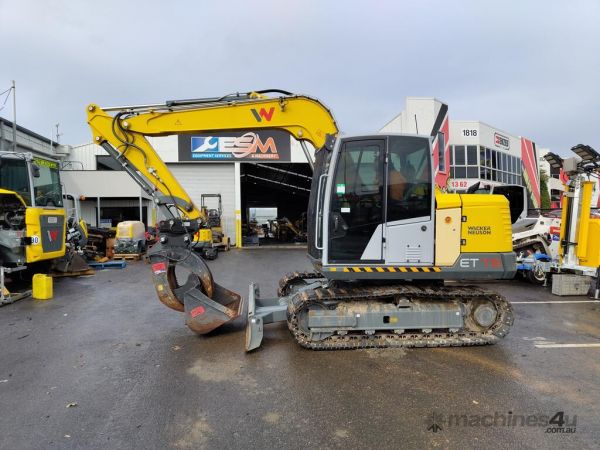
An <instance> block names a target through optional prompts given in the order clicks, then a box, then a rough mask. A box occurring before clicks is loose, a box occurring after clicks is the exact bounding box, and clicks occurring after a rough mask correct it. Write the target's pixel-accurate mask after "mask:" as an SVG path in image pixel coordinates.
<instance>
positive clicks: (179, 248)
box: [87, 90, 338, 334]
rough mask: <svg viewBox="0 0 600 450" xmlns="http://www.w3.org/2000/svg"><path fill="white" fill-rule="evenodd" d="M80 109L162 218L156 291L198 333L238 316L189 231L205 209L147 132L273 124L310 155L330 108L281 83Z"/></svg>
mask: <svg viewBox="0 0 600 450" xmlns="http://www.w3.org/2000/svg"><path fill="white" fill-rule="evenodd" d="M267 94H276V95H277V96H276V97H268V96H267ZM87 116H88V120H87V121H88V124H89V126H90V129H91V131H92V135H93V140H94V142H95V143H96V144H98V145H100V146H102V147H103V148H104V149H105V150H106V151H107V152H108V154H109V155H111V156H112V157H113V158H115V159H116V160H117V161H118V162H119V163H120V164H121V166H122V167H123V169H124V170H125V171H127V172H128V173H129V175H130V176H131V177H132V178H133V179H134V180H135V181H136V182H137V183H138V184H139V185H140V186H141V187H142V189H143V190H144V191H145V192H146V193H147V194H148V195H150V196H152V198H153V199H154V201H155V203H156V204H157V205H158V207H159V208H160V210H161V212H162V214H163V216H164V217H165V218H166V219H165V220H163V221H161V222H160V223H159V227H158V228H159V233H160V242H159V243H158V244H157V245H155V246H154V247H153V248H152V249H151V250H150V251H149V252H148V256H149V258H150V261H151V263H152V272H153V281H154V285H155V288H156V292H157V294H158V297H159V299H160V300H161V301H162V302H163V303H164V304H165V305H167V306H168V307H170V308H172V309H175V310H178V311H185V313H186V322H187V325H188V326H189V327H190V328H191V329H192V330H194V331H195V332H197V333H199V334H204V333H208V332H210V331H212V330H214V329H215V328H217V327H219V326H220V325H222V324H223V323H225V322H228V321H230V320H233V319H235V318H236V317H238V316H239V315H240V313H241V311H242V301H241V297H240V296H239V295H238V294H237V293H235V292H232V291H229V290H227V289H225V288H224V287H222V286H219V285H218V284H216V283H215V282H214V280H213V277H212V274H211V272H210V270H209V269H208V267H207V266H206V264H205V263H204V261H203V260H202V258H200V256H198V255H197V254H196V253H195V252H193V239H192V238H191V236H192V235H193V234H194V233H195V232H197V231H198V229H199V228H200V227H201V226H202V225H203V224H204V223H205V222H206V217H204V213H203V212H202V209H201V208H199V207H198V206H196V205H195V204H194V202H193V201H192V199H191V198H190V196H189V195H188V194H187V192H186V191H185V189H184V188H183V187H182V186H181V184H180V183H179V182H178V181H177V180H176V179H175V177H174V176H173V174H172V173H171V171H170V170H169V168H168V167H167V165H166V164H165V163H164V162H163V160H162V159H161V158H160V156H159V155H158V154H157V152H156V151H155V150H154V148H153V147H152V145H151V143H150V141H149V140H148V139H147V138H148V137H156V136H167V135H173V134H182V133H218V132H222V131H236V130H244V131H257V130H261V129H277V130H282V131H285V132H287V133H288V134H289V135H290V136H293V137H294V138H295V139H297V140H299V141H300V142H301V144H302V146H303V149H304V151H305V154H306V155H307V158H309V153H308V149H307V148H306V145H305V142H308V143H310V144H312V146H313V147H314V148H315V150H316V151H319V150H320V149H322V148H324V147H331V146H332V145H333V142H334V140H335V137H336V136H337V134H338V128H337V125H336V123H335V120H334V118H333V116H332V114H331V112H330V111H329V110H328V109H327V108H326V107H325V106H324V105H323V104H322V103H320V102H319V101H318V100H316V99H313V98H310V97H306V96H302V95H293V94H291V93H289V92H286V91H281V90H268V91H255V92H249V93H246V94H232V95H226V96H223V97H215V98H203V99H190V100H178V101H168V102H165V103H163V104H155V105H138V106H123V107H109V108H101V107H99V106H98V105H95V104H90V105H88V107H87ZM309 162H310V163H312V161H311V160H310V159H309ZM176 266H179V267H184V268H185V269H187V270H188V271H189V276H188V278H187V280H185V282H183V281H180V280H178V278H177V276H176V274H175V267H176Z"/></svg>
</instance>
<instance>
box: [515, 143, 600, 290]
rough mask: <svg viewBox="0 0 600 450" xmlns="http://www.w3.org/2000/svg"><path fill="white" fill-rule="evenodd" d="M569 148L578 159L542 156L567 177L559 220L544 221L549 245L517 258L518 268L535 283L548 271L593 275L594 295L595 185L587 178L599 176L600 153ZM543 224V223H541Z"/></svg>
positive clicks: (598, 243)
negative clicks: (593, 207)
mask: <svg viewBox="0 0 600 450" xmlns="http://www.w3.org/2000/svg"><path fill="white" fill-rule="evenodd" d="M571 150H572V151H573V152H574V153H575V154H576V155H577V156H578V157H579V158H575V157H573V158H567V159H563V158H561V157H560V156H558V155H556V154H554V153H548V154H547V155H546V156H544V158H545V159H546V160H547V161H548V162H549V163H550V164H551V165H552V166H553V167H557V168H562V169H563V170H564V172H565V173H566V174H567V176H568V181H567V183H566V185H565V188H566V189H565V192H564V194H563V200H562V202H563V204H562V215H561V218H560V220H559V219H557V218H553V219H551V222H550V223H549V224H548V225H549V226H550V227H549V228H550V235H551V236H552V237H551V238H550V239H551V240H552V244H551V245H549V246H547V248H546V249H545V250H544V251H542V250H541V249H539V250H538V251H536V252H535V253H533V254H532V255H530V256H529V257H528V258H525V259H524V260H523V261H521V262H520V266H519V270H521V271H524V272H527V271H529V272H532V273H535V275H531V277H534V278H535V280H534V281H536V282H538V283H545V282H546V280H547V278H548V277H549V275H551V274H575V275H584V276H588V277H594V279H595V280H596V282H595V283H596V287H595V290H596V294H595V296H596V298H598V293H597V289H598V272H599V267H600V239H598V236H600V218H599V217H597V216H593V215H592V211H591V203H592V194H593V190H594V186H595V185H596V183H595V182H594V181H591V180H592V179H593V178H598V176H599V173H600V154H599V153H598V152H596V151H595V150H594V149H593V148H591V147H590V146H587V145H582V144H579V145H576V146H574V147H573V148H572V149H571ZM546 225H547V224H546V223H545V224H544V226H546ZM540 227H541V226H540ZM557 227H559V232H558V236H557Z"/></svg>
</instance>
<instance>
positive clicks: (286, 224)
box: [269, 217, 306, 243]
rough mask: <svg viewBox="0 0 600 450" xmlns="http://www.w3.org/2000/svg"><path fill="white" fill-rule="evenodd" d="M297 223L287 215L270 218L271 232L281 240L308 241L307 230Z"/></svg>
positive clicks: (276, 238)
mask: <svg viewBox="0 0 600 450" xmlns="http://www.w3.org/2000/svg"><path fill="white" fill-rule="evenodd" d="M297 223H298V222H296V223H294V222H292V221H291V220H290V219H288V218H287V217H282V218H281V219H274V220H269V234H270V235H271V236H272V237H273V239H275V240H277V241H279V242H297V243H300V242H306V232H303V231H302V230H301V228H300V227H299V226H296V224H297Z"/></svg>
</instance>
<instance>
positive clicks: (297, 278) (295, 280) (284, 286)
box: [277, 271, 324, 297]
mask: <svg viewBox="0 0 600 450" xmlns="http://www.w3.org/2000/svg"><path fill="white" fill-rule="evenodd" d="M319 278H324V277H323V274H322V273H320V272H315V271H310V272H289V273H286V274H285V275H284V276H283V277H282V278H281V279H280V280H279V288H278V289H277V295H279V296H280V297H285V296H287V295H290V294H291V293H293V290H294V288H295V287H297V286H301V285H303V284H305V280H316V279H319Z"/></svg>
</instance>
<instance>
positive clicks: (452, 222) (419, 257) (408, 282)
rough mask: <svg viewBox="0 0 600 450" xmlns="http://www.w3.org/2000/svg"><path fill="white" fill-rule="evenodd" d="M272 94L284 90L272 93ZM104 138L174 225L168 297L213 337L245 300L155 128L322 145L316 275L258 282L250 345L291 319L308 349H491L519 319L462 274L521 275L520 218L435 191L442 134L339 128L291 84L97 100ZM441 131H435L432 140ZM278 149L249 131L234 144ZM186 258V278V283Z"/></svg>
mask: <svg viewBox="0 0 600 450" xmlns="http://www.w3.org/2000/svg"><path fill="white" fill-rule="evenodd" d="M267 95H273V97H268V96H267ZM87 115H88V124H89V126H90V128H91V131H92V134H93V139H94V142H96V143H97V144H98V145H101V146H102V147H103V148H104V149H105V150H106V151H107V152H108V153H109V154H110V155H111V156H113V157H114V158H115V159H116V160H117V161H118V162H119V163H120V164H121V165H122V167H123V168H124V170H126V171H127V172H128V173H129V175H131V177H132V178H133V179H134V180H135V181H136V182H137V183H139V184H140V186H141V187H142V189H144V191H145V192H146V193H148V194H149V195H151V196H152V197H153V198H154V201H155V202H156V204H157V205H158V206H159V207H160V209H161V210H162V212H163V215H164V216H165V217H166V219H165V220H163V221H161V222H160V224H159V227H158V228H159V233H160V239H159V243H158V244H157V245H155V246H154V247H152V248H151V249H150V250H149V252H148V255H149V258H150V262H151V268H152V276H153V281H154V285H155V287H156V292H157V294H158V297H159V299H160V300H161V301H162V302H163V303H164V304H165V305H167V306H168V307H170V308H172V309H175V310H177V311H182V312H184V313H185V317H186V323H187V325H188V327H189V328H190V329H191V330H193V331H195V332H196V333H199V334H205V333H209V332H210V331H212V330H214V329H215V328H217V327H219V326H221V325H222V324H224V323H226V322H228V321H230V320H232V319H235V318H237V317H238V316H240V315H241V314H242V311H243V302H242V297H241V296H240V295H239V294H237V293H235V292H232V291H230V290H228V289H226V288H224V287H222V286H220V285H218V284H217V283H215V282H214V280H213V277H212V274H211V272H210V270H209V269H208V267H207V266H206V264H205V263H204V261H203V260H202V258H200V257H199V256H198V255H196V254H195V253H194V252H193V251H192V236H193V234H194V233H195V232H197V230H198V229H200V228H201V227H202V226H203V225H204V224H205V222H206V220H207V218H206V217H205V216H204V214H203V213H202V210H201V209H200V208H198V207H197V206H196V205H195V204H194V203H193V202H192V200H191V199H190V197H189V196H188V194H187V193H186V192H185V191H184V189H183V188H182V187H181V185H180V184H179V183H178V181H177V180H176V179H175V178H174V176H173V175H172V174H171V172H170V171H169V169H168V168H167V166H166V165H165V163H164V162H163V161H162V160H161V159H160V157H159V156H158V155H157V153H156V151H155V150H154V149H153V148H152V146H151V145H150V143H149V142H148V140H147V139H146V137H147V136H165V135H170V134H180V133H197V132H202V133H215V134H217V133H219V132H223V131H233V130H236V131H241V130H243V131H244V132H248V133H249V132H257V131H259V130H261V129H277V130H282V131H285V132H287V133H289V134H290V135H291V136H293V137H294V138H295V139H297V140H299V141H300V143H301V144H302V148H303V149H304V151H305V153H306V154H307V158H308V157H309V152H308V149H307V146H306V143H310V144H312V146H313V147H314V148H315V160H314V162H313V161H312V160H311V159H309V162H310V163H311V164H312V165H313V181H312V188H311V193H310V199H309V207H308V212H307V233H308V257H309V258H310V260H311V261H312V263H313V265H314V268H315V271H314V272H308V273H306V272H297V273H293V274H288V275H286V276H284V278H283V279H282V280H281V282H280V286H279V295H280V297H278V298H272V299H265V298H260V296H259V290H258V286H255V285H254V284H251V285H250V290H249V296H248V299H247V302H246V303H247V316H248V323H247V328H246V350H252V349H254V348H256V347H258V346H259V345H260V343H261V341H262V336H263V327H264V325H265V324H267V323H271V322H277V321H287V324H288V327H289V329H290V331H291V333H292V335H293V336H294V338H295V339H296V341H297V342H298V343H299V344H300V345H302V346H303V347H306V348H310V349H351V348H365V347H438V346H462V345H481V344H492V343H495V342H497V341H498V340H499V339H500V338H502V337H504V336H505V335H506V334H507V333H508V331H509V329H510V327H511V325H512V323H513V314H512V309H511V306H510V304H509V303H508V302H507V301H506V299H504V298H503V297H502V296H501V295H499V294H497V293H495V292H491V291H489V290H487V289H485V288H482V287H475V286H464V285H459V284H452V283H451V284H445V282H446V281H453V280H463V279H469V280H477V279H479V280H482V279H487V280H489V279H510V278H512V277H513V276H514V274H515V267H516V265H515V255H514V253H513V250H512V235H511V215H510V210H509V203H508V200H507V199H506V198H505V197H504V196H502V195H477V194H449V193H443V192H442V191H440V190H439V189H437V188H436V187H435V183H434V177H433V170H432V169H433V163H432V139H430V138H429V137H428V136H421V135H419V136H417V135H400V134H378V133H373V134H369V135H364V136H340V135H339V132H338V128H337V125H336V122H335V120H334V118H333V116H332V114H331V112H330V111H329V110H328V109H327V108H326V107H325V106H324V105H323V104H322V103H320V102H319V101H318V100H316V99H313V98H310V97H306V96H303V95H294V94H291V93H289V92H285V91H281V90H269V91H256V92H250V93H246V94H233V95H226V96H223V97H215V98H203V99H193V100H181V101H169V102H166V103H164V104H154V105H141V106H126V107H114V108H101V107H99V106H97V105H95V104H91V105H89V106H88V107H87ZM433 138H434V139H435V136H434V137H433ZM249 151H250V152H251V151H269V149H264V148H258V147H256V146H255V147H252V142H251V141H249V140H248V139H246V140H240V141H239V142H237V144H236V145H235V146H233V147H232V148H231V152H232V153H233V155H234V156H235V154H236V153H237V152H239V153H241V154H246V153H248V152H249ZM177 266H183V267H185V268H186V269H187V270H188V271H189V272H190V274H189V276H188V279H187V280H186V281H185V282H180V281H179V280H178V279H177V277H176V276H175V268H176V267H177Z"/></svg>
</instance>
